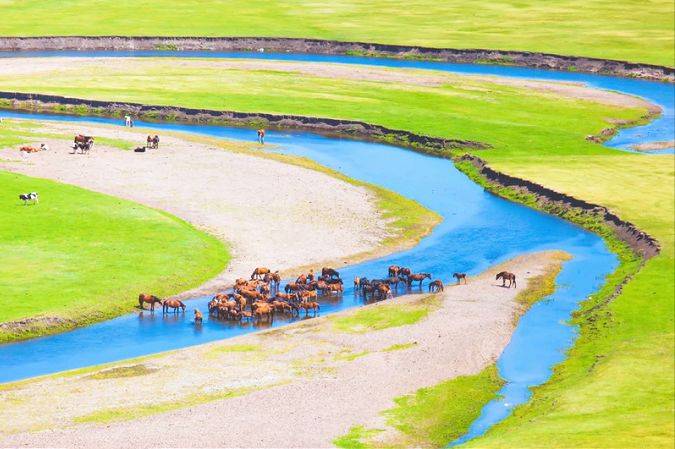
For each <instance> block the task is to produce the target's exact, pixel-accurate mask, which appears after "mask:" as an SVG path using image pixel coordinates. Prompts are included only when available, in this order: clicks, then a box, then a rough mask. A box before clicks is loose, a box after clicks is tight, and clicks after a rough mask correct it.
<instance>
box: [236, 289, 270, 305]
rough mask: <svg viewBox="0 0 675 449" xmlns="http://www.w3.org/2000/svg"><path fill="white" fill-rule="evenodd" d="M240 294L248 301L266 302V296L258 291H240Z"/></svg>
mask: <svg viewBox="0 0 675 449" xmlns="http://www.w3.org/2000/svg"><path fill="white" fill-rule="evenodd" d="M239 294H240V295H241V296H243V297H244V298H246V299H247V300H248V301H251V302H254V301H265V299H266V296H265V295H264V294H262V293H260V292H259V291H257V290H246V289H242V290H239Z"/></svg>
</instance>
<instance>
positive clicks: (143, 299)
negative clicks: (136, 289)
mask: <svg viewBox="0 0 675 449" xmlns="http://www.w3.org/2000/svg"><path fill="white" fill-rule="evenodd" d="M155 303H160V304H161V303H162V300H161V299H159V298H158V297H156V296H155V295H148V294H145V293H141V294H140V295H138V307H139V308H141V309H144V308H145V307H144V305H145V304H150V310H152V311H153V312H154V310H155Z"/></svg>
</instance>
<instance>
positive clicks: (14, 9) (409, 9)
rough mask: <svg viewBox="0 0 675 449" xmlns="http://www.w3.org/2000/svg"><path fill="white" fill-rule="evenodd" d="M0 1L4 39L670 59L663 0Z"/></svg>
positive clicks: (669, 21)
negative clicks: (259, 39) (218, 41)
mask: <svg viewBox="0 0 675 449" xmlns="http://www.w3.org/2000/svg"><path fill="white" fill-rule="evenodd" d="M0 8H1V9H2V17H3V20H2V23H0V35H3V36H25V35H31V36H45V35H77V36H82V35H85V36H86V35H93V36H100V35H134V36H276V37H308V38H323V39H336V40H343V41H367V42H379V43H386V44H408V45H423V46H431V47H455V48H492V49H501V50H527V51H542V52H548V53H558V54H569V55H580V56H593V57H598V58H612V59H624V60H630V61H634V62H647V63H654V64H662V65H668V66H672V65H673V2H671V1H668V0H653V1H649V2H644V1H639V0H624V1H621V2H612V1H609V0H589V1H586V2H584V3H583V4H580V3H579V2H575V1H574V0H557V1H548V2H541V1H536V0H521V1H515V0H498V1H494V2H489V3H487V2H483V3H481V4H479V5H476V4H475V3H472V2H466V1H461V0H445V1H442V2H434V1H431V0H413V1H411V2H404V3H402V2H397V1H393V0H375V1H367V0H345V1H341V2H327V1H308V0H272V1H267V2H247V1H243V0H227V1H226V0H205V1H204V0H185V1H182V2H170V1H167V0H145V1H143V2H137V1H134V0H117V1H113V0H96V1H86V0H68V1H61V2H45V1H40V0H3V1H2V2H0ZM188 17H189V20H186V18H188Z"/></svg>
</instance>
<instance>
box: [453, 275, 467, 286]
mask: <svg viewBox="0 0 675 449" xmlns="http://www.w3.org/2000/svg"><path fill="white" fill-rule="evenodd" d="M452 277H453V278H455V279H457V284H461V283H462V281H464V284H466V273H454V274H453V275H452Z"/></svg>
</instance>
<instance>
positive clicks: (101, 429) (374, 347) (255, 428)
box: [0, 253, 559, 448]
mask: <svg viewBox="0 0 675 449" xmlns="http://www.w3.org/2000/svg"><path fill="white" fill-rule="evenodd" d="M556 256H557V254H556V253H540V254H535V255H528V256H521V257H518V258H516V259H514V260H511V261H509V262H507V263H505V264H503V265H502V266H501V267H499V269H504V268H506V269H509V270H511V271H514V272H515V273H518V275H519V278H520V279H519V288H518V289H517V290H516V289H506V288H501V287H499V286H498V284H497V283H495V281H494V272H495V270H496V269H497V267H495V268H494V269H492V270H489V271H488V272H486V273H484V274H483V275H481V276H479V277H476V278H473V279H470V280H469V285H467V286H463V285H462V286H451V287H447V288H446V290H445V292H444V293H443V294H441V295H436V296H433V297H428V296H426V295H412V296H407V297H403V298H399V299H396V300H391V301H385V302H382V303H379V304H374V305H370V306H367V307H366V308H365V309H359V310H360V311H361V312H358V313H363V312H362V311H363V310H367V311H369V312H370V313H376V312H377V311H378V310H379V308H382V307H386V308H392V309H387V310H386V312H387V313H394V312H396V311H399V312H406V311H408V312H409V311H411V310H413V309H415V310H420V308H424V310H426V311H427V312H428V315H427V316H426V317H425V318H423V319H421V320H419V321H417V322H415V323H413V324H409V325H405V326H399V327H389V328H384V329H380V330H368V329H361V328H359V327H358V324H357V325H353V324H352V325H350V326H352V327H349V326H348V327H347V328H345V327H344V326H340V325H339V324H340V323H341V321H340V320H344V319H345V318H344V317H353V315H354V314H355V313H357V310H350V311H346V312H342V313H340V314H335V315H331V316H328V317H320V318H316V319H311V320H308V321H303V322H300V323H297V324H293V325H290V326H288V327H285V328H282V329H275V330H270V331H264V332H259V333H256V334H249V335H246V336H242V337H237V338H234V339H229V340H226V341H221V342H217V343H210V344H206V345H201V346H197V347H192V348H187V349H182V350H178V351H173V352H169V353H164V354H160V355H156V356H151V357H146V358H142V359H138V360H134V361H126V362H120V363H116V364H112V365H110V366H107V367H105V368H103V369H101V368H100V367H99V368H95V369H89V370H84V371H82V372H75V373H66V374H62V375H55V376H50V377H46V378H42V379H36V380H32V381H26V382H21V383H18V384H13V385H8V386H5V387H4V388H0V404H2V406H1V407H0V433H1V434H3V440H2V442H1V443H0V445H1V446H21V447H36V446H41V447H44V446H50V447H53V446H58V447H81V448H89V447H98V448H124V447H329V446H331V442H332V441H333V439H335V438H336V437H338V436H340V435H343V434H345V433H346V432H348V431H349V429H350V428H351V427H352V426H355V425H367V426H376V427H378V428H385V429H386V427H387V426H386V424H385V423H384V420H383V418H382V417H381V416H380V413H381V412H382V411H383V410H385V409H388V408H390V407H392V406H393V405H394V403H393V399H394V398H396V397H398V396H401V395H404V394H408V393H412V392H414V391H416V390H417V389H419V388H423V387H427V386H431V385H434V384H437V383H439V382H441V381H443V380H446V379H449V378H453V377H455V376H459V375H465V374H472V373H477V372H479V371H480V370H482V369H483V368H484V367H485V366H487V365H488V364H490V363H492V362H493V361H494V360H495V359H496V358H497V357H498V355H499V354H500V353H501V352H502V350H503V348H504V347H505V345H506V344H507V343H508V341H509V338H510V335H511V332H512V330H513V327H514V322H515V320H514V315H515V314H517V312H518V310H519V308H518V306H517V304H516V302H515V301H514V298H515V296H516V295H517V293H518V292H519V291H522V290H524V288H525V287H526V282H525V280H526V279H529V278H531V277H533V276H537V275H539V274H542V273H544V272H545V271H547V270H550V269H551V268H552V267H553V266H555V265H556V264H557V263H559V262H558V259H557V258H556ZM342 323H343V324H344V321H343V322H342ZM477 330H480V331H477ZM125 370H126V371H127V372H126V374H125ZM129 373H131V374H129ZM127 375H128V376H129V377H126V376H127ZM173 408H176V409H175V410H172V409H173ZM38 410H39V413H36V411H38ZM157 412H163V413H159V414H157ZM148 415H150V416H148ZM119 419H131V420H128V421H119ZM80 422H84V424H78V423H80ZM255 423H266V424H265V425H254V424H255ZM43 429H49V430H43ZM389 430H390V431H391V429H389Z"/></svg>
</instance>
